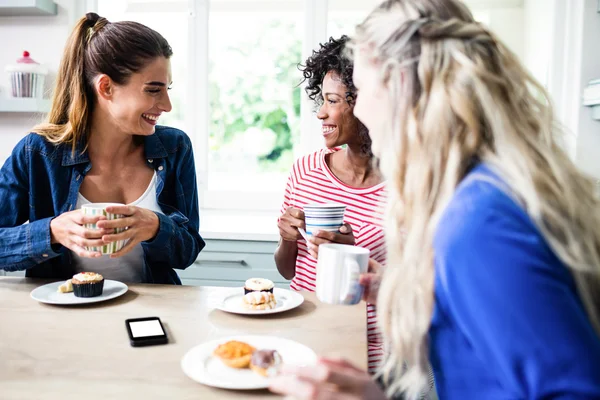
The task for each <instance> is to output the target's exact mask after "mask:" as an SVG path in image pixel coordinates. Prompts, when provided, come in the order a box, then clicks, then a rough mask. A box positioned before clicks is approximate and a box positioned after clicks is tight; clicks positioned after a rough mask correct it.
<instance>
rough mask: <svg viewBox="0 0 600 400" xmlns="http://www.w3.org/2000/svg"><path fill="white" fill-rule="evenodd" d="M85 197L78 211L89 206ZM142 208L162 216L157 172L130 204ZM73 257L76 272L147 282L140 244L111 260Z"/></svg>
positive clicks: (78, 196)
mask: <svg viewBox="0 0 600 400" xmlns="http://www.w3.org/2000/svg"><path fill="white" fill-rule="evenodd" d="M88 203H90V201H88V200H87V199H86V198H85V197H83V196H82V195H81V193H78V195H77V205H76V209H80V208H81V206H82V205H83V204H88ZM128 205H130V206H136V207H140V208H146V209H148V210H151V211H155V212H158V213H161V214H162V211H161V209H160V206H159V205H158V202H157V201H156V172H154V175H153V176H152V180H151V181H150V185H148V188H147V189H146V191H145V192H144V193H143V194H142V195H141V196H140V198H139V199H137V200H136V201H134V202H133V203H130V204H128ZM71 256H72V257H73V265H74V266H75V272H76V273H78V272H85V271H90V272H97V273H99V274H101V275H102V276H104V278H105V279H112V280H116V281H121V282H129V283H140V282H146V281H147V280H146V277H145V275H144V250H143V249H142V245H141V244H140V243H138V244H137V245H135V247H134V248H133V249H131V251H130V252H129V253H127V254H125V255H124V256H122V257H119V258H110V257H109V256H108V255H104V256H102V257H99V258H84V257H79V256H78V255H77V254H75V253H73V252H71Z"/></svg>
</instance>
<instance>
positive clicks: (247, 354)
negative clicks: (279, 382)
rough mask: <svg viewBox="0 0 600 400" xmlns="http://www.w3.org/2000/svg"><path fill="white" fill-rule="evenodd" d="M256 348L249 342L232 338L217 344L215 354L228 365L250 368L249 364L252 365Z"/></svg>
mask: <svg viewBox="0 0 600 400" xmlns="http://www.w3.org/2000/svg"><path fill="white" fill-rule="evenodd" d="M255 350H256V349H255V348H254V347H252V346H250V345H249V344H248V343H244V342H239V341H237V340H230V341H229V342H226V343H223V344H220V345H219V346H217V348H216V349H215V351H214V352H213V354H214V355H215V356H216V357H218V358H219V359H220V360H221V361H222V362H223V364H225V365H227V366H228V367H231V368H248V365H250V358H251V357H252V353H254V351H255Z"/></svg>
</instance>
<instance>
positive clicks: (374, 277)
mask: <svg viewBox="0 0 600 400" xmlns="http://www.w3.org/2000/svg"><path fill="white" fill-rule="evenodd" d="M381 267H382V266H381V264H379V263H378V262H377V261H375V260H373V259H372V258H369V267H368V268H369V269H368V271H367V272H366V273H364V274H361V275H360V278H359V281H358V282H359V283H360V284H361V285H362V286H363V287H364V291H363V300H364V301H366V302H367V303H370V304H373V305H376V304H377V293H378V292H379V285H380V284H381V273H382V272H383V271H382V270H381Z"/></svg>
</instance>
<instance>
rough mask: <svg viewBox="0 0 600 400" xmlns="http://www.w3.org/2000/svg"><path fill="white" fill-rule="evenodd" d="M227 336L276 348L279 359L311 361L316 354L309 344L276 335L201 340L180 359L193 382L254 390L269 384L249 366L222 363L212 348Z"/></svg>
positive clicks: (221, 342)
mask: <svg viewBox="0 0 600 400" xmlns="http://www.w3.org/2000/svg"><path fill="white" fill-rule="evenodd" d="M230 340H238V341H240V342H246V343H248V344H249V345H251V346H254V347H256V349H270V350H277V352H279V354H280V355H281V359H282V360H283V363H284V364H285V363H287V364H293V365H299V366H300V365H313V364H315V363H316V362H317V355H316V354H315V352H314V351H312V350H311V349H310V348H308V347H306V346H305V345H303V344H300V343H298V342H294V341H293V340H289V339H283V338H279V337H276V336H231V337H226V338H222V339H217V340H211V341H210V342H205V343H202V344H201V345H198V346H196V347H194V348H192V349H191V350H190V351H188V352H187V353H186V354H185V355H184V356H183V358H182V360H181V369H182V370H183V372H184V373H185V374H186V375H187V376H189V377H190V378H191V379H193V380H195V381H196V382H200V383H202V384H205V385H208V386H214V387H218V388H222V389H238V390H254V389H266V388H268V387H269V378H266V377H263V376H260V375H258V374H257V373H256V372H253V371H252V370H250V369H249V368H244V369H239V368H230V367H228V366H226V365H225V364H223V363H222V362H221V360H219V358H218V357H215V356H213V351H214V350H215V349H216V348H217V346H218V345H220V344H223V343H225V342H228V341H230Z"/></svg>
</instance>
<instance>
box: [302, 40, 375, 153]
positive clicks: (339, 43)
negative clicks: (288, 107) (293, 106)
mask: <svg viewBox="0 0 600 400" xmlns="http://www.w3.org/2000/svg"><path fill="white" fill-rule="evenodd" d="M349 40H350V38H349V37H348V36H346V35H343V36H342V37H340V38H339V39H334V38H332V37H331V38H329V41H328V42H326V43H321V44H320V45H319V49H318V50H313V53H312V55H311V56H310V57H309V58H308V59H307V60H306V63H305V65H302V64H299V65H298V69H299V70H300V71H301V72H302V75H303V76H304V79H303V80H302V82H301V84H302V83H304V82H308V83H307V85H306V89H305V90H306V94H307V95H308V97H309V98H310V99H311V100H312V101H313V102H314V103H315V106H316V107H317V108H318V107H320V106H321V105H322V104H323V95H322V93H321V88H322V84H323V79H324V78H325V75H327V73H328V72H330V71H333V72H335V73H336V75H338V76H339V78H340V79H341V82H342V83H343V84H344V86H346V88H347V89H348V91H347V92H346V102H347V103H348V104H349V105H350V106H351V107H354V103H355V100H356V86H354V81H353V80H352V72H353V71H354V64H353V63H352V60H350V59H349V58H348V57H346V55H345V54H344V47H345V46H346V43H347V42H348V41H349ZM358 126H359V128H358V136H359V140H360V141H361V152H362V153H363V154H365V155H368V156H372V152H371V137H370V136H369V130H368V129H367V127H366V126H365V125H364V124H363V123H362V122H361V121H360V120H358Z"/></svg>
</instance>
